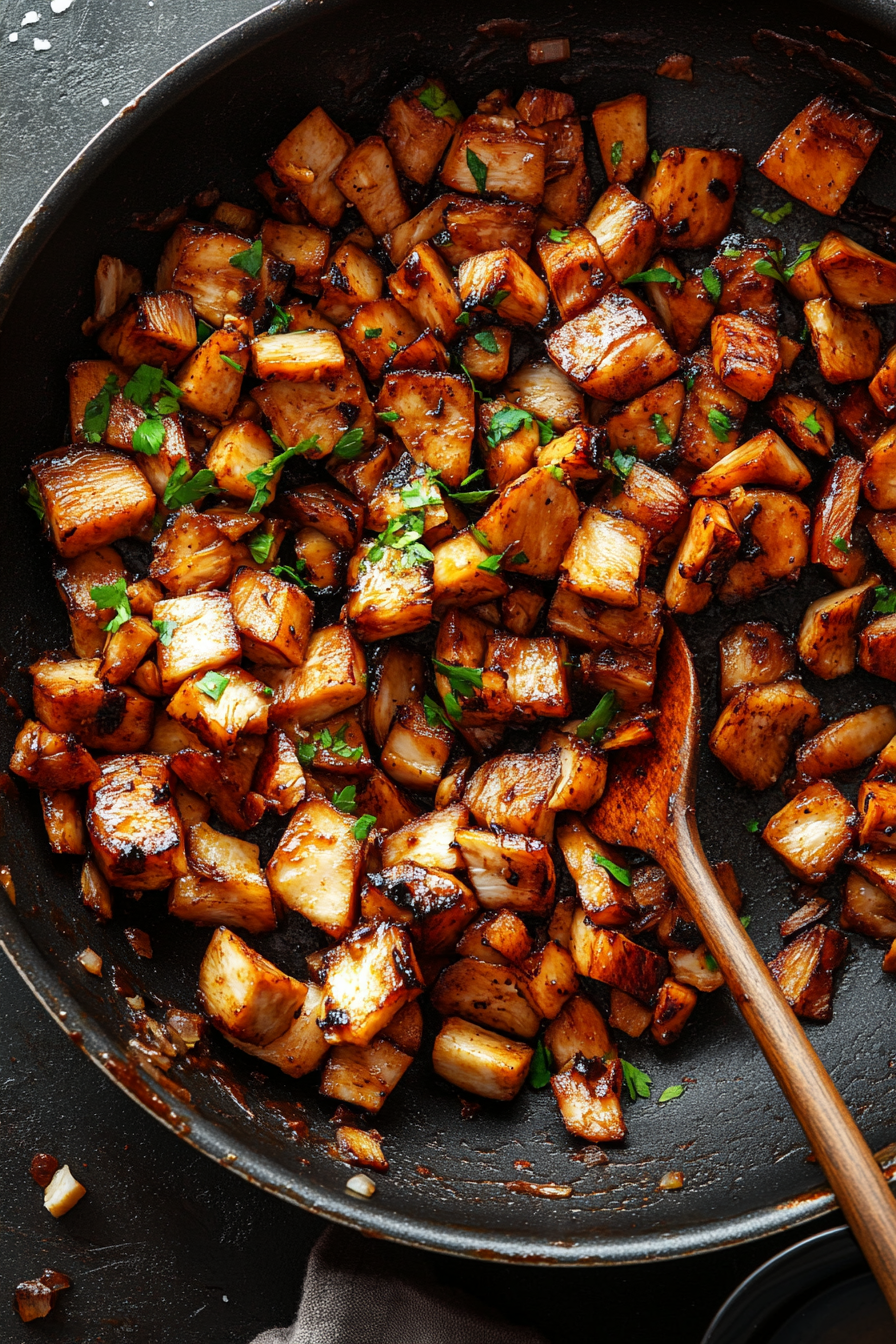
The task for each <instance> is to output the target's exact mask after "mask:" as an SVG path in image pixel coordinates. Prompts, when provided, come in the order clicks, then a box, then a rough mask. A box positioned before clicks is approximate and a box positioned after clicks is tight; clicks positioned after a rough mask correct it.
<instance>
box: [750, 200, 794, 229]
mask: <svg viewBox="0 0 896 1344" xmlns="http://www.w3.org/2000/svg"><path fill="white" fill-rule="evenodd" d="M792 209H793V201H785V202H784V204H783V205H779V206H778V209H777V210H763V209H762V206H760V205H755V206H754V207H753V209H752V210H751V211H750V214H751V215H755V216H756V218H757V219H761V220H762V222H763V224H780V223H781V220H782V219H786V218H787V216H788V215H789V214H790V212H791V210H792Z"/></svg>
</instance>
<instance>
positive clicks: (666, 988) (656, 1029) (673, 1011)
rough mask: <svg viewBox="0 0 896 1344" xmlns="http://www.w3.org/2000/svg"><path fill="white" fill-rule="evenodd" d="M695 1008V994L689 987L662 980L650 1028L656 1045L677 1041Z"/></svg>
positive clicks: (673, 981) (669, 980)
mask: <svg viewBox="0 0 896 1344" xmlns="http://www.w3.org/2000/svg"><path fill="white" fill-rule="evenodd" d="M696 1006H697V994H696V992H695V991H694V990H693V989H692V988H691V987H690V985H682V984H679V982H678V981H677V980H672V979H668V980H664V981H663V986H662V989H661V990H660V992H659V997H658V998H657V1001H656V1006H655V1007H654V1010H653V1024H652V1026H651V1028H650V1034H651V1036H652V1037H653V1039H654V1040H655V1041H656V1043H657V1045H671V1044H672V1043H673V1041H677V1040H678V1038H679V1036H680V1035H681V1033H682V1031H683V1030H684V1028H685V1025H686V1024H687V1020H688V1018H689V1017H690V1015H691V1013H692V1012H693V1011H694V1009H695V1008H696Z"/></svg>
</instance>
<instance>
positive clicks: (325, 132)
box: [268, 107, 355, 229]
mask: <svg viewBox="0 0 896 1344" xmlns="http://www.w3.org/2000/svg"><path fill="white" fill-rule="evenodd" d="M354 143H355V142H354V140H352V138H351V136H350V135H347V134H346V132H345V131H342V130H340V129H339V127H338V126H337V125H336V124H335V123H334V122H332V121H331V120H330V118H329V117H328V116H327V114H326V112H325V111H324V110H323V108H322V107H316V108H314V110H313V111H312V112H309V113H308V115H307V117H304V118H303V120H302V121H300V122H299V124H298V126H294V127H293V129H292V130H291V131H290V133H289V135H288V136H287V137H286V139H285V140H281V141H280V144H279V145H278V146H277V148H276V149H275V151H274V153H273V154H272V155H271V157H270V159H269V160H268V162H269V164H270V165H271V168H272V169H273V170H274V172H275V173H276V175H277V177H278V178H279V180H280V181H281V182H283V183H284V184H285V185H286V186H287V187H288V188H289V190H290V192H291V193H293V194H294V195H296V196H298V198H299V200H300V201H301V202H302V205H304V207H305V209H306V210H307V211H308V213H309V215H310V216H311V218H312V219H314V220H315V221H316V222H317V223H318V224H321V225H323V227H324V228H328V229H332V228H335V226H336V225H337V224H338V223H339V221H340V219H341V218H342V212H343V211H344V209H345V197H344V196H343V194H342V192H341V191H340V190H339V188H338V187H337V186H336V184H335V183H334V181H333V178H334V176H335V174H336V171H337V169H338V168H339V165H340V164H341V163H342V160H343V159H344V158H345V156H346V154H348V152H349V150H350V149H351V148H352V146H353V145H354Z"/></svg>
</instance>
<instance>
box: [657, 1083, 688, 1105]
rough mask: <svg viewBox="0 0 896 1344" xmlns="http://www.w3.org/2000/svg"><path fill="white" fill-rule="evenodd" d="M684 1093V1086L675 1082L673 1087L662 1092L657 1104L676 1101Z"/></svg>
mask: <svg viewBox="0 0 896 1344" xmlns="http://www.w3.org/2000/svg"><path fill="white" fill-rule="evenodd" d="M683 1094H684V1088H683V1087H682V1086H681V1084H680V1083H674V1084H673V1085H672V1087H667V1088H666V1090H665V1092H664V1093H663V1094H662V1096H661V1097H660V1099H659V1102H658V1103H657V1104H658V1105H660V1106H665V1104H666V1102H667V1101H675V1099H676V1098H677V1097H680V1096H683Z"/></svg>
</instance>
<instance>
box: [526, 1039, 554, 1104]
mask: <svg viewBox="0 0 896 1344" xmlns="http://www.w3.org/2000/svg"><path fill="white" fill-rule="evenodd" d="M553 1067H554V1056H553V1055H552V1054H551V1051H550V1049H549V1048H548V1046H546V1045H545V1043H544V1041H543V1040H542V1038H541V1037H540V1036H539V1038H538V1040H537V1041H536V1043H535V1050H534V1053H533V1055H532V1062H531V1064H530V1065H529V1086H530V1087H534V1088H535V1089H536V1090H537V1091H538V1090H540V1089H541V1088H543V1087H547V1085H548V1083H549V1082H550V1081H551V1070H552V1069H553Z"/></svg>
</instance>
